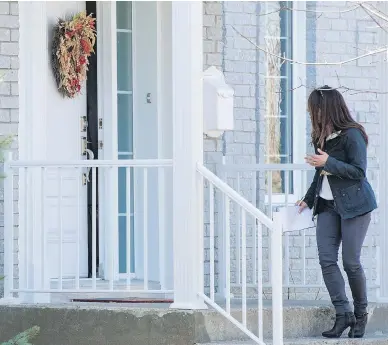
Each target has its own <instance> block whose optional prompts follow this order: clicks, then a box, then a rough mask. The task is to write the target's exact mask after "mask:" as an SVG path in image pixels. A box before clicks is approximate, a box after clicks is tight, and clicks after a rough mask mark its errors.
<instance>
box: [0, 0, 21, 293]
mask: <svg viewBox="0 0 388 345" xmlns="http://www.w3.org/2000/svg"><path fill="white" fill-rule="evenodd" d="M18 28H19V17H18V3H17V2H16V1H2V2H0V75H1V76H2V82H1V83H0V135H4V134H12V135H15V137H16V136H17V134H18V121H19V110H18V108H19V97H18V94H19V91H18V68H19V58H18V52H19V44H18V40H19V29H18ZM13 148H14V149H15V153H16V150H17V140H15V144H14V145H13ZM15 185H16V184H15ZM3 192H4V191H3V184H2V183H1V190H0V196H1V197H0V215H1V217H0V276H1V275H2V274H3V272H4V267H3V262H4V242H3V240H4V232H3V231H4V228H3V210H4V205H3V200H4V193H3ZM14 195H15V196H14V197H15V201H16V200H17V193H14ZM15 210H17V203H16V202H15ZM16 212H17V211H16ZM16 219H17V217H16ZM2 289H3V287H2V285H1V282H0V295H1V294H2Z"/></svg>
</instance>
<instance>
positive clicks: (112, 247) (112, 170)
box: [106, 166, 119, 291]
mask: <svg viewBox="0 0 388 345" xmlns="http://www.w3.org/2000/svg"><path fill="white" fill-rule="evenodd" d="M117 176H118V169H117V168H116V167H113V166H110V167H109V171H108V174H107V177H108V181H106V185H107V186H108V188H112V183H111V181H112V180H115V179H116V178H117ZM115 187H116V186H115ZM107 192H109V190H108V191H107ZM107 195H110V193H107ZM117 211H118V210H117V209H116V210H115V212H117ZM117 216H118V214H117V213H114V214H112V213H110V212H109V211H108V212H107V217H117ZM113 231H118V230H117V229H114V230H113ZM108 237H109V266H110V277H109V290H111V291H113V289H114V281H115V253H116V252H117V250H118V249H117V248H118V245H119V244H118V242H116V241H115V236H112V234H111V235H110V236H108Z"/></svg>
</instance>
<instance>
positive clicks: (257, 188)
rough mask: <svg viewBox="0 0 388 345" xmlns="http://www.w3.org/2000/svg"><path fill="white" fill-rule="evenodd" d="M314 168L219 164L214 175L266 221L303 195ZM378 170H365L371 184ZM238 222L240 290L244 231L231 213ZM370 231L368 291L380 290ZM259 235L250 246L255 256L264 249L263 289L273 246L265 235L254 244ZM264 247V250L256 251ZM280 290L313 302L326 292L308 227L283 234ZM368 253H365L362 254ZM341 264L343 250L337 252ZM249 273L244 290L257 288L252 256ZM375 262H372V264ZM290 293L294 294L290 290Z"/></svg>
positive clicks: (267, 284) (237, 281) (376, 254)
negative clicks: (280, 208) (265, 216)
mask: <svg viewBox="0 0 388 345" xmlns="http://www.w3.org/2000/svg"><path fill="white" fill-rule="evenodd" d="M314 172H315V169H314V168H312V167H310V166H308V165H306V164H246V165H244V164H243V165H236V164H225V163H224V164H222V165H219V166H217V174H218V175H219V176H220V178H221V179H222V180H223V181H225V182H226V183H228V184H229V185H231V186H232V187H233V188H234V189H235V190H236V191H237V192H239V193H241V194H242V195H244V196H246V197H247V199H248V200H250V201H251V202H252V203H253V204H254V205H256V206H257V207H258V208H259V209H261V210H262V212H263V213H265V214H266V215H267V216H268V217H269V218H271V217H272V216H273V214H274V212H275V211H276V210H277V209H278V208H279V207H282V206H286V205H291V204H294V203H295V202H296V201H297V200H300V199H301V198H302V197H303V196H304V194H305V193H306V191H307V189H308V187H309V185H310V183H311V181H312V178H313V175H314ZM377 172H378V167H369V169H368V175H369V180H370V181H371V182H372V184H373V183H375V182H376V180H377V176H376V175H377ZM275 189H277V190H275ZM234 216H235V222H236V227H237V231H236V241H235V245H234V246H233V250H234V251H235V253H236V260H235V262H236V270H235V281H234V282H233V286H235V287H236V288H237V290H238V288H239V287H241V286H242V284H243V281H242V280H243V268H242V262H243V259H242V256H243V253H242V244H241V242H242V229H241V226H242V224H241V221H240V219H241V215H240V214H238V212H237V213H236V214H235V215H234ZM374 235H375V234H374V231H373V227H372V229H371V230H370V231H369V232H368V235H367V238H366V241H365V247H364V248H363V253H364V261H366V262H365V268H366V273H367V278H368V286H369V288H371V289H378V287H379V272H380V270H379V265H380V260H379V248H378V246H377V245H376V243H374ZM257 236H259V235H258V233H257V232H256V233H253V236H252V239H251V242H250V245H251V247H252V252H253V253H258V252H259V251H265V252H266V255H265V257H264V261H265V263H266V264H265V267H264V268H263V270H264V272H266V273H267V275H266V277H267V279H266V281H264V283H263V285H264V287H265V288H267V287H268V288H269V287H270V286H271V283H270V279H269V277H271V271H272V269H273V260H272V259H273V258H272V257H271V248H270V247H271V242H270V241H268V238H267V236H264V238H263V241H262V243H261V244H260V243H259V241H257ZM260 246H262V248H259V247H260ZM283 246H284V248H283V253H284V254H283V259H284V272H283V281H284V284H283V287H285V288H289V289H288V290H287V292H285V293H286V294H288V295H286V296H284V297H285V298H286V299H287V298H290V299H293V298H296V295H297V292H296V291H298V294H299V296H298V297H297V298H298V299H300V298H303V299H317V298H320V297H319V295H320V293H321V292H323V291H322V289H323V288H324V282H323V279H322V275H321V270H320V267H319V260H318V252H317V248H316V243H315V229H306V230H303V231H297V232H285V233H284V234H283ZM365 253H366V255H365ZM340 260H341V251H340ZM252 262H253V267H254V268H253V270H254V272H253V274H252V276H251V281H249V282H248V286H250V287H252V288H253V287H255V286H256V285H257V279H258V276H259V274H258V268H257V267H256V265H257V257H256V256H255V255H253V258H252ZM374 262H375V264H374ZM341 270H342V269H341ZM290 289H293V290H290Z"/></svg>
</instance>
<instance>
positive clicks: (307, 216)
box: [279, 206, 315, 231]
mask: <svg viewBox="0 0 388 345" xmlns="http://www.w3.org/2000/svg"><path fill="white" fill-rule="evenodd" d="M298 211H299V206H287V207H282V208H280V209H279V214H280V218H281V222H282V224H283V231H298V230H305V229H309V228H314V227H315V223H314V222H313V220H312V218H313V213H312V210H310V209H309V208H305V209H304V210H303V211H302V213H299V212H298Z"/></svg>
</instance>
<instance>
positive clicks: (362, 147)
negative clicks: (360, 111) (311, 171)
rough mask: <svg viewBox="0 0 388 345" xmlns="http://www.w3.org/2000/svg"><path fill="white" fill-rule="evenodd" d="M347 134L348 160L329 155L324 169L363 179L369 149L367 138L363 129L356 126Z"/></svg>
mask: <svg viewBox="0 0 388 345" xmlns="http://www.w3.org/2000/svg"><path fill="white" fill-rule="evenodd" d="M346 136H347V138H346V139H347V140H346V142H345V151H346V156H347V162H342V161H339V160H337V159H335V158H333V157H330V156H329V158H328V159H327V161H326V164H325V166H324V168H323V169H324V170H325V171H327V172H329V173H331V174H332V175H335V176H339V177H342V178H347V179H351V180H361V179H363V178H365V176H366V165H367V150H366V142H365V139H364V137H363V136H362V134H361V131H360V130H359V129H356V128H351V129H349V130H347V133H346Z"/></svg>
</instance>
